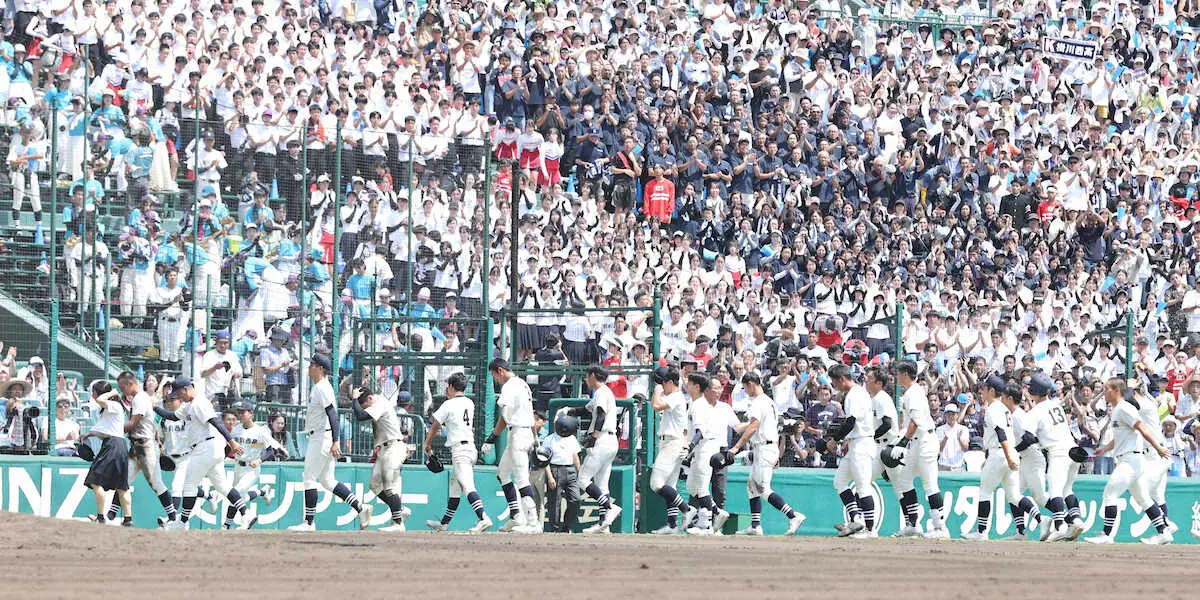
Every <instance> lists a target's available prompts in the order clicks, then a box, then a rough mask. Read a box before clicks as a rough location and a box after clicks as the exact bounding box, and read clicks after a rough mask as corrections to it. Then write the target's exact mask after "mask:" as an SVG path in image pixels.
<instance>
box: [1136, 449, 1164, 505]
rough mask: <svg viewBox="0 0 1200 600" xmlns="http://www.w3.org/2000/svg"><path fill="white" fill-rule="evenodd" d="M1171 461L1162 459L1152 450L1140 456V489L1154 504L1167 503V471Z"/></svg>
mask: <svg viewBox="0 0 1200 600" xmlns="http://www.w3.org/2000/svg"><path fill="white" fill-rule="evenodd" d="M1170 468H1171V461H1169V460H1167V459H1165V458H1162V457H1161V456H1159V455H1158V453H1156V452H1155V451H1154V450H1153V449H1149V450H1147V452H1146V454H1144V455H1142V481H1141V484H1142V489H1143V490H1145V492H1146V495H1147V496H1149V497H1150V501H1151V502H1153V503H1155V504H1166V503H1167V471H1169V470H1170Z"/></svg>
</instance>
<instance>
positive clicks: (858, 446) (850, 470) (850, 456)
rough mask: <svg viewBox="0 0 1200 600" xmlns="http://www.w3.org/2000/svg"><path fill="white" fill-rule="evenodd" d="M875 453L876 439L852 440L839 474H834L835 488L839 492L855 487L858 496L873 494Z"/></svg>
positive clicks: (839, 465)
mask: <svg viewBox="0 0 1200 600" xmlns="http://www.w3.org/2000/svg"><path fill="white" fill-rule="evenodd" d="M875 454H877V452H876V445H875V440H874V439H872V438H869V437H861V438H854V439H852V440H850V448H849V449H848V450H847V451H846V456H843V457H842V460H841V462H839V463H838V469H837V474H835V475H834V476H833V487H834V489H836V490H837V491H838V492H841V491H842V490H848V489H853V490H854V493H855V495H858V496H869V495H871V482H872V481H874V477H871V474H872V469H871V463H872V459H873V455H875ZM896 489H899V487H898V486H897V488H896Z"/></svg>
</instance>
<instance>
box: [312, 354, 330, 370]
mask: <svg viewBox="0 0 1200 600" xmlns="http://www.w3.org/2000/svg"><path fill="white" fill-rule="evenodd" d="M312 364H314V365H317V366H318V367H321V368H323V369H325V370H326V371H332V370H333V363H331V362H330V361H329V356H328V355H325V354H314V355H313V357H312Z"/></svg>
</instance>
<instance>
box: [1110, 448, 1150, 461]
mask: <svg viewBox="0 0 1200 600" xmlns="http://www.w3.org/2000/svg"><path fill="white" fill-rule="evenodd" d="M1142 452H1144V451H1143V450H1129V451H1128V452H1122V453H1120V454H1114V455H1113V458H1114V459H1121V458H1123V457H1125V456H1133V455H1140V454H1142Z"/></svg>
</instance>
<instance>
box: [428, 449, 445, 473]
mask: <svg viewBox="0 0 1200 600" xmlns="http://www.w3.org/2000/svg"><path fill="white" fill-rule="evenodd" d="M425 468H426V469H429V472H430V473H441V472H442V471H445V470H446V467H445V466H443V465H442V461H440V460H438V457H437V455H435V454H430V455H429V456H427V457H425Z"/></svg>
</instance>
